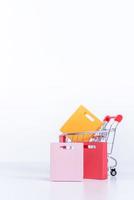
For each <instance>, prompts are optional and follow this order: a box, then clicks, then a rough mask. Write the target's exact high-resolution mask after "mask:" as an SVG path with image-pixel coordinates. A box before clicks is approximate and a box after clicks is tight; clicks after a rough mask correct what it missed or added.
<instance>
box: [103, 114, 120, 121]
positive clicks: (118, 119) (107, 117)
mask: <svg viewBox="0 0 134 200" xmlns="http://www.w3.org/2000/svg"><path fill="white" fill-rule="evenodd" d="M111 119H114V120H115V121H117V122H121V121H122V119H123V116H122V115H117V116H109V115H107V116H106V117H105V118H104V121H105V122H109V121H110V120H111Z"/></svg>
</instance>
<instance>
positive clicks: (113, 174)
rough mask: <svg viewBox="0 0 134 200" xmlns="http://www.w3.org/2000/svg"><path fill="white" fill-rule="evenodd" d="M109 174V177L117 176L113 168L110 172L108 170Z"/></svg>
mask: <svg viewBox="0 0 134 200" xmlns="http://www.w3.org/2000/svg"><path fill="white" fill-rule="evenodd" d="M110 174H111V176H116V174H117V171H116V169H115V168H114V169H111V170H110Z"/></svg>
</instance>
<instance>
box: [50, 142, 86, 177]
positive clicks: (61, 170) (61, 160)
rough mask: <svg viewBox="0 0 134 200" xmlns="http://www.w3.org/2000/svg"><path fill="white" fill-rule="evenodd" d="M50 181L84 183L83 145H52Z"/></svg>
mask: <svg viewBox="0 0 134 200" xmlns="http://www.w3.org/2000/svg"><path fill="white" fill-rule="evenodd" d="M50 179H51V180H52V181H82V179H83V144H82V143H52V144H51V148H50Z"/></svg>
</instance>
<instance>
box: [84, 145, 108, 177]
mask: <svg viewBox="0 0 134 200" xmlns="http://www.w3.org/2000/svg"><path fill="white" fill-rule="evenodd" d="M107 171H108V170H107V142H88V143H84V178H85V179H107Z"/></svg>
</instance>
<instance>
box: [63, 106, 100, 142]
mask: <svg viewBox="0 0 134 200" xmlns="http://www.w3.org/2000/svg"><path fill="white" fill-rule="evenodd" d="M102 124H103V122H102V121H100V120H99V119H98V118H97V117H96V116H95V115H93V114H92V113H91V112H90V111H89V110H87V109H86V108H85V107H84V106H82V105H81V106H80V107H79V108H78V109H77V110H76V111H75V112H74V113H73V114H72V116H71V117H70V118H69V119H68V120H67V122H66V123H65V124H64V125H63V126H62V128H61V129H60V130H61V132H63V133H82V132H92V131H97V130H99V129H100V128H101V126H102ZM93 136H94V134H84V135H82V134H78V135H77V134H76V135H68V137H69V138H70V139H71V141H72V142H76V141H77V142H87V141H89V140H90V139H91V138H92V137H93Z"/></svg>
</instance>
